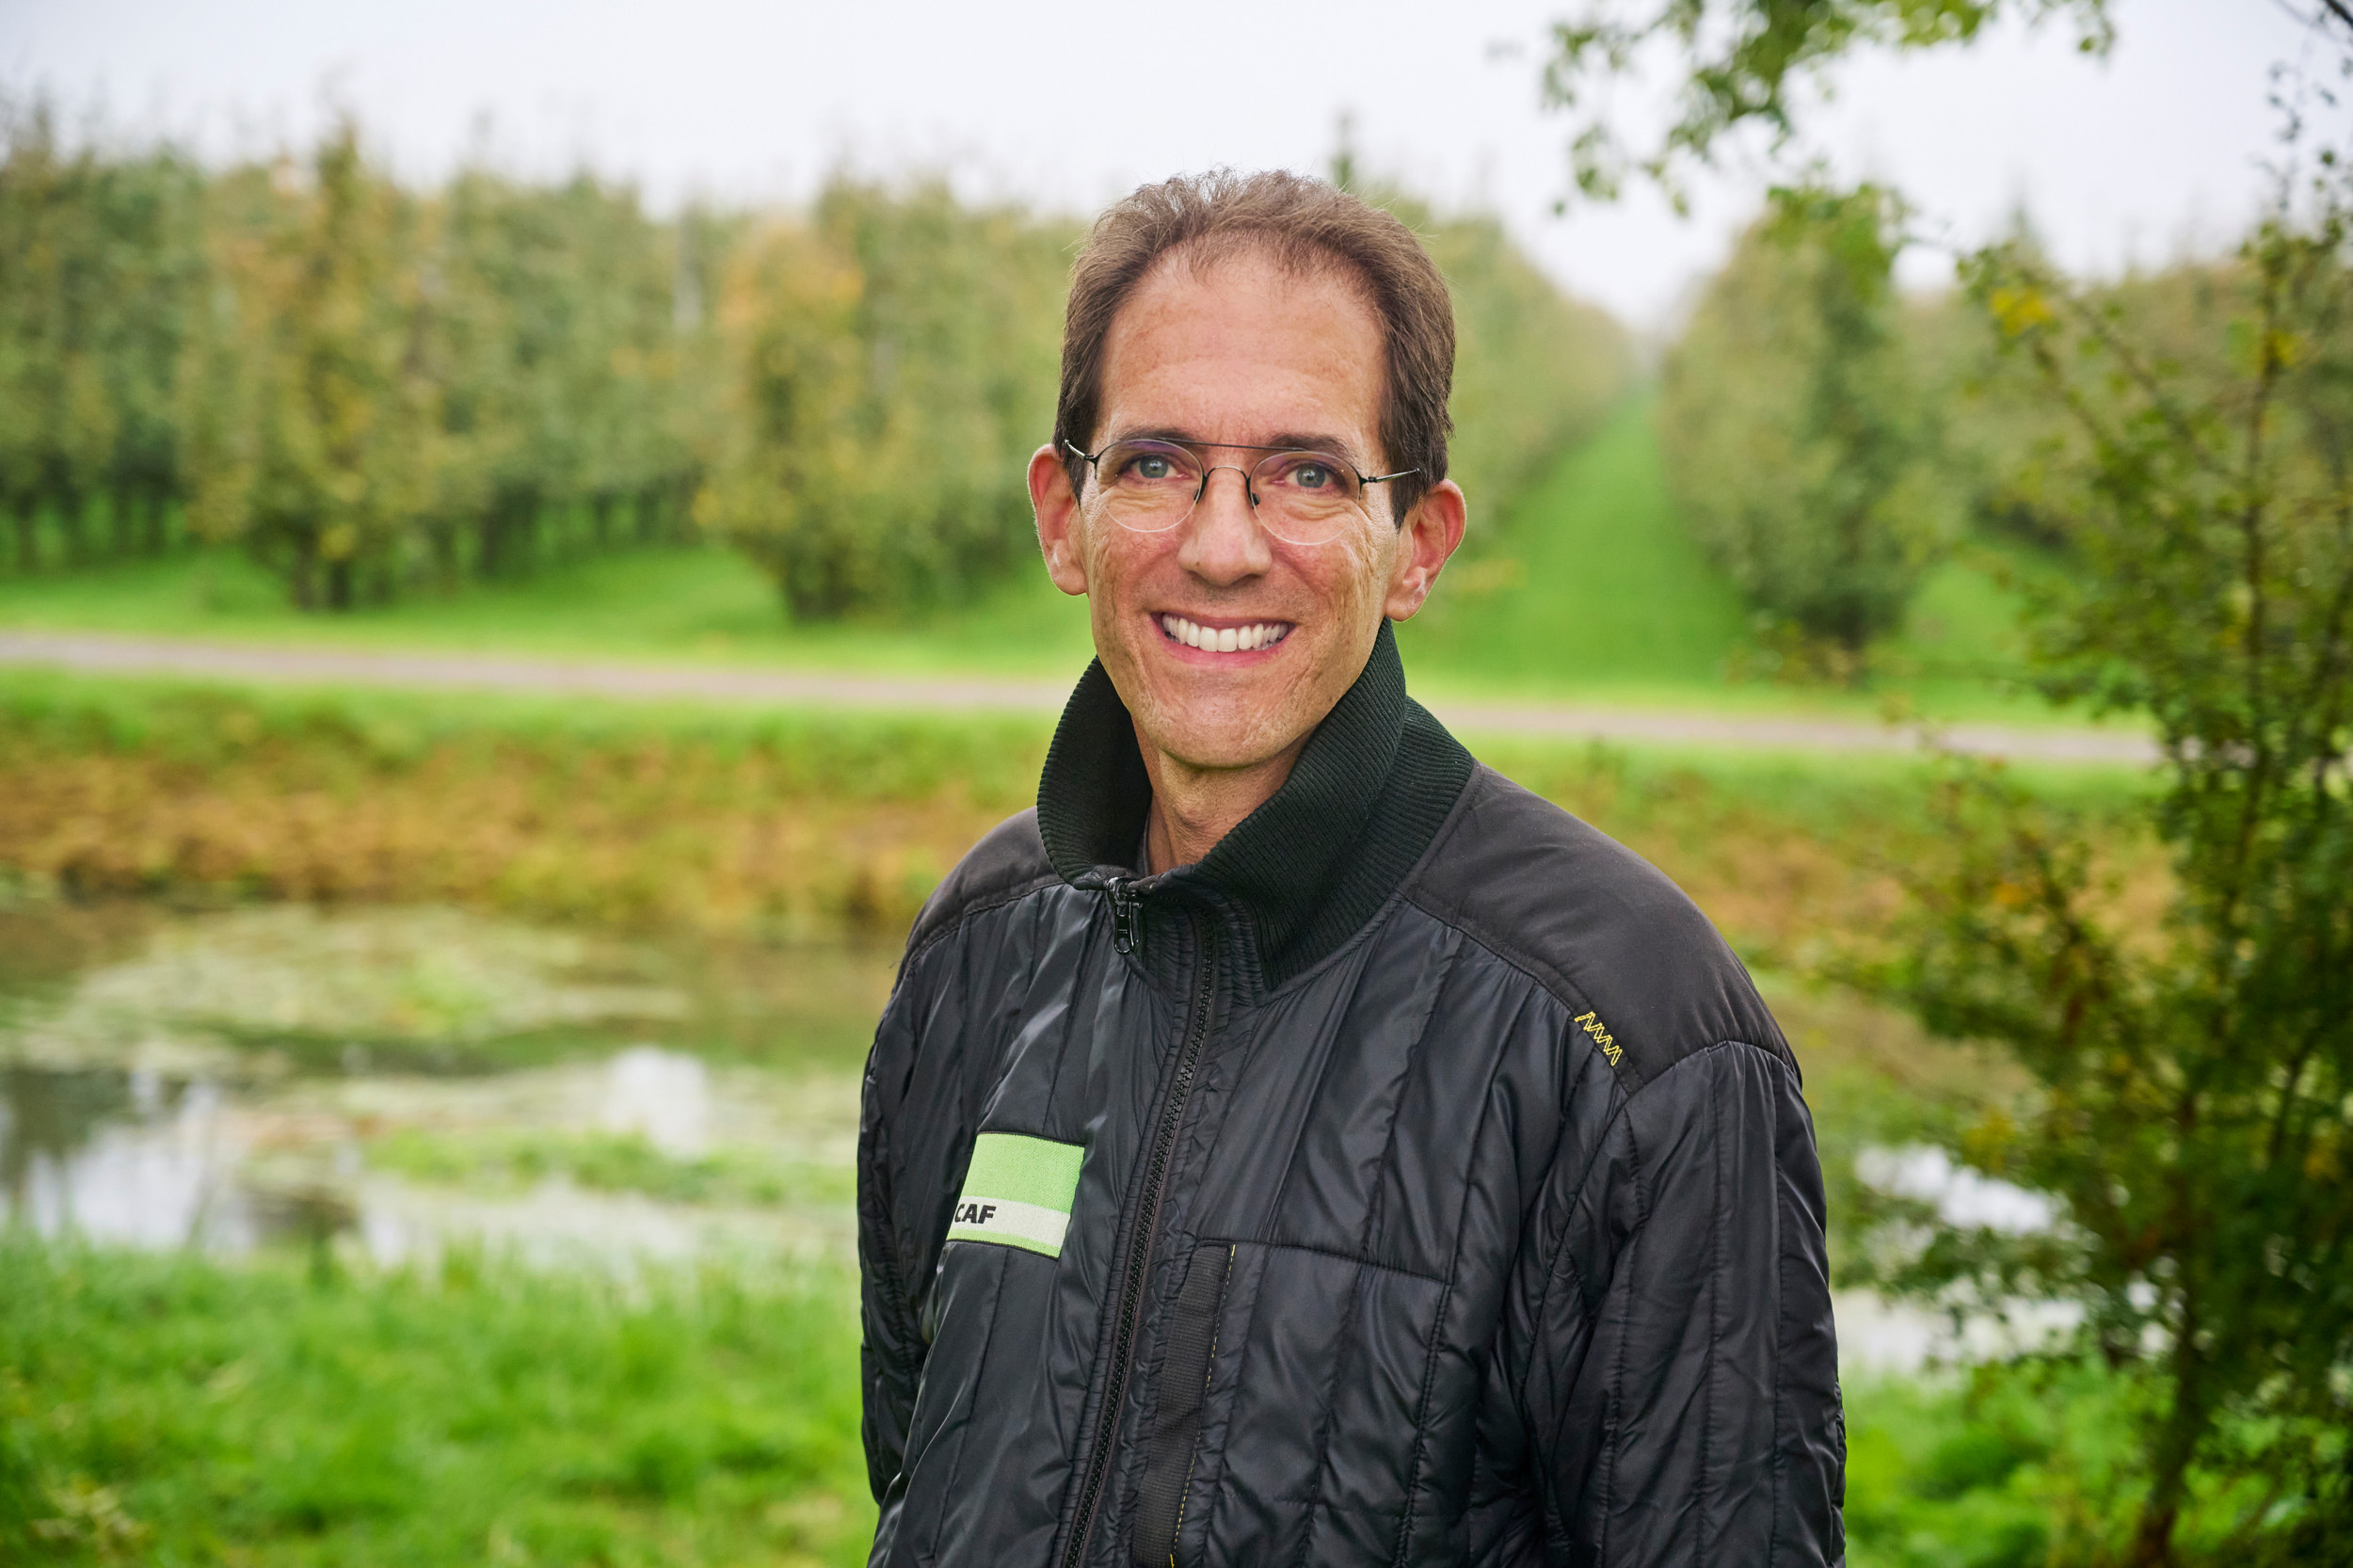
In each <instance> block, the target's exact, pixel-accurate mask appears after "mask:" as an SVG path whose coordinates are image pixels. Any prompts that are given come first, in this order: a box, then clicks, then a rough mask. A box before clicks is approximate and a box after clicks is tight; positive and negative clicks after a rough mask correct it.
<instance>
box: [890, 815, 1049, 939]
mask: <svg viewBox="0 0 2353 1568" xmlns="http://www.w3.org/2000/svg"><path fill="white" fill-rule="evenodd" d="M1061 880H1062V878H1061V876H1060V875H1059V874H1057V873H1056V872H1055V870H1054V868H1053V865H1052V863H1051V862H1050V861H1048V859H1047V858H1046V843H1045V840H1042V839H1040V838H1039V837H1038V831H1037V808H1035V807H1032V808H1030V809H1029V810H1026V811H1021V812H1018V813H1016V814H1015V815H1013V816H1010V817H1007V818H1006V819H1005V820H1004V821H1003V822H1000V823H999V824H997V825H996V826H995V827H992V828H990V829H989V830H988V831H987V832H986V833H985V834H984V835H983V836H982V838H981V841H980V842H979V843H977V844H974V845H973V846H972V847H971V848H970V849H969V850H968V851H966V852H965V856H964V858H963V859H961V860H959V861H957V862H956V869H955V870H953V871H952V872H949V873H948V874H947V876H946V877H945V878H944V879H942V880H941V882H940V884H939V886H938V887H936V888H933V889H932V896H931V897H930V898H928V899H926V900H924V901H923V908H922V911H921V912H920V914H918V915H917V916H916V917H915V928H914V929H913V930H912V931H910V932H908V933H907V949H906V951H907V954H908V956H910V957H912V956H913V955H914V954H916V953H918V952H921V951H922V950H923V949H924V948H925V947H927V946H929V945H930V944H931V942H932V941H933V939H934V938H936V937H937V936H940V935H941V934H942V933H944V932H947V931H949V930H952V928H953V927H954V926H955V924H956V922H957V921H958V920H962V919H964V917H965V916H967V915H970V914H976V913H978V912H979V911H981V910H983V909H987V908H990V907H992V906H994V905H996V904H1005V903H1009V902H1011V901H1012V900H1014V899H1016V898H1019V897H1020V896H1021V895H1022V894H1024V893H1027V892H1031V891H1033V890H1035V889H1036V888H1042V887H1046V886H1048V885H1049V884H1053V883H1059V882H1060V881H1061Z"/></svg>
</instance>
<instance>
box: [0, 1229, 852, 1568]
mask: <svg viewBox="0 0 2353 1568" xmlns="http://www.w3.org/2000/svg"><path fill="white" fill-rule="evenodd" d="M851 1299H852V1298H851V1296H850V1293H849V1286H848V1284H847V1282H845V1281H843V1280H840V1279H839V1278H834V1277H817V1276H807V1277H804V1276H793V1275H789V1274H778V1273H776V1272H775V1271H773V1270H770V1271H767V1272H762V1271H760V1270H756V1269H741V1268H729V1267H720V1266H712V1267H709V1268H705V1269H703V1270H700V1271H698V1272H678V1273H673V1274H646V1275H641V1276H640V1277H639V1278H637V1279H635V1280H633V1281H628V1280H616V1279H608V1278H603V1277H600V1276H595V1275H582V1274H565V1273H546V1272H529V1271H525V1270H522V1269H520V1268H516V1267H513V1266H511V1265H505V1264H502V1263H500V1262H498V1261H496V1260H495V1259H487V1258H484V1257H481V1256H466V1255H456V1256H450V1257H447V1258H445V1259H444V1260H443V1261H442V1263H441V1264H440V1265H439V1266H438V1267H434V1268H429V1269H422V1270H413V1271H400V1272H386V1273H377V1274H374V1275H372V1276H367V1277H360V1276H354V1275H351V1274H347V1273H345V1272H344V1270H343V1268H342V1266H341V1265H338V1264H332V1263H325V1262H321V1263H316V1264H306V1263H304V1262H303V1261H302V1260H301V1259H299V1258H298V1257H296V1256H283V1257H271V1258H264V1259H262V1260H259V1261H257V1262H255V1263H252V1264H248V1265H246V1266H242V1267H237V1268H224V1267H221V1266H219V1265H216V1264H211V1263H206V1262H204V1261H202V1260H200V1259H198V1258H195V1257H191V1256H186V1255H172V1254H165V1255H140V1254H129V1253H119V1252H102V1251H88V1250H84V1249H81V1248H77V1247H72V1246H60V1247H46V1246H42V1245H40V1244H38V1243H35V1242H31V1241H29V1240H24V1239H23V1238H21V1237H0V1560H6V1561H8V1562H12V1563H13V1562H60V1563H64V1562H140V1563H155V1564H189V1563H224V1564H225V1563H240V1564H251V1565H255V1568H261V1565H273V1568H274V1565H280V1564H283V1565H289V1568H291V1565H296V1564H301V1565H313V1564H315V1565H322V1568H324V1565H328V1564H362V1563H365V1564H392V1563H400V1564H411V1565H420V1568H422V1565H427V1564H442V1563H452V1564H455V1563H492V1564H506V1563H513V1564H523V1563H600V1564H610V1565H612V1568H635V1565H638V1564H645V1565H647V1568H651V1565H653V1564H700V1563H711V1564H718V1563H728V1564H748V1563H774V1564H785V1563H809V1562H834V1563H842V1564H848V1563H855V1562H862V1561H864V1560H865V1545H866V1540H867V1536H868V1532H869V1531H871V1529H872V1518H873V1507H872V1503H871V1502H870V1501H869V1500H868V1499H867V1496H866V1486H865V1464H864V1461H863V1458H862V1457H861V1455H860V1453H859V1450H858V1441H857V1343H856V1329H855V1327H854V1326H853V1325H854V1321H855V1319H854V1316H853V1308H852V1306H851V1304H850V1303H851Z"/></svg>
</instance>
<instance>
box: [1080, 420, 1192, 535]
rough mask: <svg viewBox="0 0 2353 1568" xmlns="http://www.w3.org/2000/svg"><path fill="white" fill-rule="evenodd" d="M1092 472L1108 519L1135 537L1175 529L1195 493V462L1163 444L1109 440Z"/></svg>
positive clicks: (1190, 505) (1186, 512)
mask: <svg viewBox="0 0 2353 1568" xmlns="http://www.w3.org/2000/svg"><path fill="white" fill-rule="evenodd" d="M1095 474H1096V483H1097V484H1098V485H1099V486H1100V487H1101V488H1102V493H1103V505H1104V508H1105V510H1107V511H1108V512H1110V514H1111V516H1112V521H1114V522H1116V523H1118V524H1119V525H1120V526H1121V527H1123V528H1131V529H1133V530H1135V531H1136V532H1137V533H1139V534H1157V533H1159V532H1160V531H1161V530H1162V529H1165V528H1174V527H1176V526H1177V524H1178V523H1180V522H1182V521H1184V520H1185V517H1186V515H1187V514H1188V513H1190V512H1191V511H1192V510H1193V502H1194V501H1195V500H1196V499H1198V497H1199V496H1200V494H1201V459H1200V458H1198V457H1196V456H1193V454H1192V453H1190V452H1188V451H1186V450H1185V449H1184V448H1183V447H1181V446H1177V445H1175V444H1173V443H1171V442H1168V441H1113V442H1112V444H1111V445H1109V446H1107V447H1105V448H1104V449H1103V455H1102V456H1101V457H1100V458H1099V459H1097V460H1096V465H1095Z"/></svg>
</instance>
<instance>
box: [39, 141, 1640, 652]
mask: <svg viewBox="0 0 2353 1568" xmlns="http://www.w3.org/2000/svg"><path fill="white" fill-rule="evenodd" d="M0 142H4V143H5V161H0V432H5V434H4V435H0V504H5V506H6V509H7V512H8V524H9V527H10V528H11V530H12V533H13V540H14V551H13V555H12V558H11V559H12V565H13V567H14V569H15V570H16V571H18V572H20V573H22V572H33V571H38V570H40V569H42V568H47V567H55V566H82V565H87V564H90V563H92V562H95V561H98V560H101V559H105V558H119V557H123V556H131V555H136V554H142V553H146V554H152V553H156V552H162V551H165V550H167V549H168V548H170V547H172V546H173V545H174V544H175V543H178V542H180V541H183V540H188V539H194V540H198V541H208V542H215V543H218V542H224V541H233V542H236V543H238V544H241V545H242V546H244V547H245V548H246V549H247V550H248V551H249V552H251V554H252V555H253V557H254V558H255V559H256V560H258V561H260V562H261V563H263V564H264V566H265V567H266V568H268V569H269V570H270V572H271V573H272V574H273V575H275V576H276V577H277V578H278V579H279V580H280V583H281V584H283V586H284V590H285V592H286V593H287V595H288V596H289V598H290V599H291V600H292V601H293V602H294V603H295V604H296V605H297V606H299V607H301V608H303V609H306V610H308V609H319V610H329V611H332V610H347V609H350V608H352V607H354V606H356V605H360V604H380V603H385V602H388V601H391V600H394V599H396V598H399V597H402V596H410V595H416V594H419V593H429V592H434V591H441V592H446V591H448V590H450V589H452V588H454V587H456V585H458V584H461V583H463V582H468V581H476V582H481V581H502V580H511V579H514V578H517V577H520V576H524V575H528V574H530V573H532V572H533V571H535V570H536V569H539V568H542V567H544V566H546V565H549V564H551V563H555V562H562V561H568V560H577V559H580V558H582V557H584V556H589V555H593V554H598V553H601V552H610V551H613V550H616V549H619V548H622V547H625V546H636V545H643V544H648V543H657V542H673V543H676V542H683V541H687V540H690V539H694V538H700V537H708V538H712V539H716V540H722V541H725V542H726V543H728V544H730V545H733V546H734V547H736V548H738V549H740V550H742V551H743V552H744V553H745V554H746V555H748V556H749V557H750V558H751V559H752V560H754V561H756V562H757V563H759V565H760V568H762V570H764V571H765V572H766V573H767V575H768V576H769V577H770V578H771V579H772V581H773V582H774V583H775V584H776V589H777V592H778V594H779V595H780V597H781V600H782V602H783V604H784V605H785V607H786V608H787V609H788V610H789V612H790V613H791V614H792V616H796V617H800V618H803V619H811V620H824V619H832V618H837V617H840V616H846V615H851V614H855V613H860V612H881V613H885V614H893V615H904V614H914V613H920V612H922V611H924V610H927V609H934V608H937V607H938V606H941V605H944V604H954V603H958V602H962V601H967V600H970V599H971V598H973V597H974V595H975V594H976V593H978V592H979V591H981V590H982V589H983V588H984V587H985V586H987V585H988V584H991V583H994V582H997V581H1000V580H1001V579H1002V578H1003V577H1004V575H1005V573H1006V572H1007V570H1008V569H1009V568H1011V567H1012V566H1013V565H1014V564H1015V563H1016V562H1017V561H1019V560H1022V559H1024V558H1026V556H1027V555H1028V552H1029V551H1030V550H1031V549H1032V542H1031V523H1030V519H1029V506H1028V501H1027V496H1026V493H1025V491H1024V489H1023V487H1022V483H1021V477H1020V476H1021V469H1022V459H1023V458H1024V457H1026V456H1027V454H1028V452H1029V450H1030V449H1031V447H1032V446H1033V445H1034V444H1035V443H1036V441H1037V440H1038V439H1039V435H1040V432H1042V431H1044V430H1046V429H1047V428H1048V426H1049V425H1050V424H1051V413H1052V406H1053V397H1054V387H1055V378H1056V376H1057V374H1058V372H1059V368H1060V347H1061V323H1062V304H1063V297H1064V292H1065V290H1066V288H1067V273H1068V269H1069V263H1070V258H1071V256H1072V254H1073V251H1074V249H1075V247H1076V246H1077V244H1078V241H1079V239H1080V234H1081V228H1080V225H1078V224H1077V223H1075V222H1072V221H1070V220H1068V219H1064V218H1061V217H1054V216H1041V215H1038V214H1035V213H1032V212H1029V211H1026V210H1023V209H1020V208H1017V207H1013V206H1004V205H996V206H987V205H975V204H972V203H970V202H968V201H965V200H960V199H959V198H958V197H957V196H956V195H955V194H954V193H953V192H952V190H951V189H950V188H949V187H948V186H947V184H945V183H944V182H941V181H939V180H936V179H924V178H913V179H907V180H903V181H897V182H882V181H875V180H869V179H862V178H858V177H856V176H852V175H848V174H842V175H839V176H837V177H835V178H834V179H832V180H831V181H830V182H828V184H826V186H825V188H824V190H823V191H822V192H821V193H820V194H819V196H818V197H817V199H816V200H814V201H813V202H812V203H810V204H809V206H808V208H807V209H806V210H802V211H790V212H788V211H765V212H751V211H742V212H737V211H728V212H722V211H715V210H704V209H689V210H687V211H685V212H682V213H680V214H678V215H675V216H669V217H656V216H652V215H650V214H648V212H647V211H646V210H645V208H644V206H643V205H642V204H641V202H640V201H639V200H638V198H637V195H636V193H635V192H634V191H633V190H632V189H631V188H629V187H627V186H625V185H617V184H612V183H610V182H607V181H603V180H600V179H597V178H595V177H592V176H588V175H580V176H577V177H575V178H572V179H570V180H568V181H565V182H562V183H560V184H532V183H529V182H524V181H519V180H515V179H512V178H509V177H507V176H504V175H502V174H500V173H498V172H496V171H494V170H491V169H488V168H469V169H465V170H463V171H461V172H459V173H458V174H456V176H454V177H453V178H451V179H450V180H449V181H448V182H447V183H446V184H443V185H442V186H440V188H437V189H431V190H415V189H409V188H407V187H404V186H402V185H401V184H398V183H396V182H395V181H393V180H392V178H391V177H390V176H389V175H388V174H387V173H386V172H385V170H384V169H383V168H382V167H381V166H380V164H379V163H378V162H377V161H376V160H375V159H374V158H372V156H371V155H370V153H369V151H368V148H367V144H366V141H365V139H364V137H363V136H362V135H361V133H360V127H359V126H357V125H356V124H353V123H351V122H349V121H345V122H344V123H343V124H341V125H340V126H339V127H338V128H337V129H335V130H334V131H333V132H332V133H331V134H330V135H328V136H327V137H326V138H325V139H324V140H323V141H322V142H321V143H320V144H319V145H318V146H317V147H315V148H312V149H311V150H310V151H309V152H306V153H303V154H301V155H296V154H293V153H287V154H282V155H280V156H279V157H276V158H274V159H270V160H267V161H264V162H258V163H249V164H245V165H241V166H237V167H233V168H226V169H220V170H207V169H203V168H199V167H198V166H197V165H196V164H195V163H194V162H192V161H191V160H190V159H189V158H187V157H186V156H184V154H183V153H181V152H178V151H177V150H176V149H173V148H171V147H169V146H168V145H158V146H152V147H135V148H128V149H123V148H115V147H111V146H106V145H102V144H101V143H99V142H97V141H95V140H86V141H82V142H72V141H70V140H69V139H68V138H66V137H65V136H63V135H62V134H61V133H60V131H59V129H58V124H57V118H56V114H55V113H54V111H53V110H52V109H51V108H50V107H49V106H48V105H47V104H42V103H39V102H34V103H9V104H0ZM1387 200H1390V201H1391V204H1393V205H1394V206H1396V207H1397V208H1398V210H1399V211H1400V212H1401V214H1402V215H1403V216H1406V218H1407V219H1408V221H1410V222H1412V223H1414V224H1415V225H1416V227H1417V228H1418V229H1419V230H1421V231H1422V232H1424V233H1425V234H1426V235H1427V236H1428V237H1429V239H1430V241H1431V244H1432V248H1433V251H1434V252H1435V253H1436V254H1437V256H1438V259H1439V261H1440V264H1441V265H1442V266H1443V267H1444V268H1445V269H1446V271H1447V274H1448V276H1449V280H1450V281H1451V283H1452V285H1453V287H1454V290H1455V297H1456V303H1457V309H1458V312H1459V315H1460V319H1461V338H1462V345H1461V357H1460V363H1459V367H1458V371H1457V379H1456V397H1455V408H1456V417H1457V420H1458V422H1459V423H1460V424H1461V426H1462V429H1463V432H1464V434H1463V440H1462V444H1461V446H1460V448H1459V449H1458V455H1457V459H1456V474H1457V477H1459V478H1461V479H1463V480H1464V481H1465V483H1466V484H1467V485H1469V486H1471V487H1473V488H1474V490H1475V492H1476V493H1478V494H1479V495H1480V496H1481V498H1482V504H1484V505H1488V506H1494V507H1497V508H1508V507H1509V505H1510V504H1511V502H1512V500H1513V497H1514V496H1515V495H1516V493H1517V492H1518V491H1519V490H1520V489H1522V488H1525V487H1526V485H1527V484H1528V483H1529V481H1530V480H1532V479H1533V478H1534V477H1535V476H1536V475H1537V474H1538V472H1540V471H1541V470H1542V469H1543V468H1544V467H1545V465H1546V463H1547V462H1548V461H1549V460H1550V459H1551V458H1553V457H1554V456H1555V455H1556V454H1557V453H1558V452H1559V451H1560V450H1561V447H1562V446H1563V445H1564V444H1567V443H1570V442H1573V441H1574V440H1576V439H1577V438H1578V437H1580V436H1582V435H1585V434H1588V433H1590V432H1591V430H1592V429H1593V426H1594V425H1595V424H1596V423H1597V422H1598V421H1599V420H1600V418H1601V417H1602V415H1603V414H1604V413H1605V412H1606V411H1607V410H1608V409H1609V408H1611V407H1612V406H1613V405H1614V404H1615V403H1616V402H1617V401H1618V400H1619V398H1620V397H1621V396H1622V394H1623V393H1624V392H1625V388H1626V386H1627V384H1628V381H1629V378H1630V376H1631V375H1632V371H1633V355H1632V349H1631V344H1630V341H1629V339H1628V337H1627V335H1626V333H1625V331H1624V329H1623V328H1620V327H1619V326H1618V325H1617V323H1616V322H1615V321H1614V320H1612V319H1611V318H1610V317H1609V315H1608V314H1607V313H1606V312H1601V311H1599V310H1596V309H1594V308H1593V307H1591V306H1587V305H1584V304H1581V303H1578V302H1577V301H1575V300H1572V299H1569V298H1567V297H1566V296H1563V295H1562V294H1561V291H1560V289H1559V288H1558V287H1557V286H1556V285H1555V284H1553V283H1552V282H1551V281H1550V280H1548V279H1546V278H1545V275H1544V274H1543V273H1542V272H1540V271H1539V270H1538V269H1537V268H1536V267H1535V266H1534V264H1532V263H1530V262H1529V260H1528V259H1527V257H1526V256H1525V255H1523V254H1522V253H1521V252H1520V251H1519V250H1518V249H1517V248H1515V247H1514V246H1513V243H1512V241H1511V240H1510V239H1509V237H1508V236H1507V235H1506V234H1505V233H1504V232H1503V229H1502V227H1501V225H1500V224H1499V223H1497V221H1496V220H1494V219H1493V218H1490V217H1486V216H1478V215H1470V216H1459V217H1457V216H1443V215H1439V214H1437V213H1435V212H1433V210H1432V209H1431V208H1429V207H1428V206H1427V205H1426V204H1424V203H1421V202H1418V201H1416V200H1413V199H1411V198H1410V197H1408V196H1405V195H1398V196H1395V197H1392V198H1388V199H1387Z"/></svg>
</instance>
